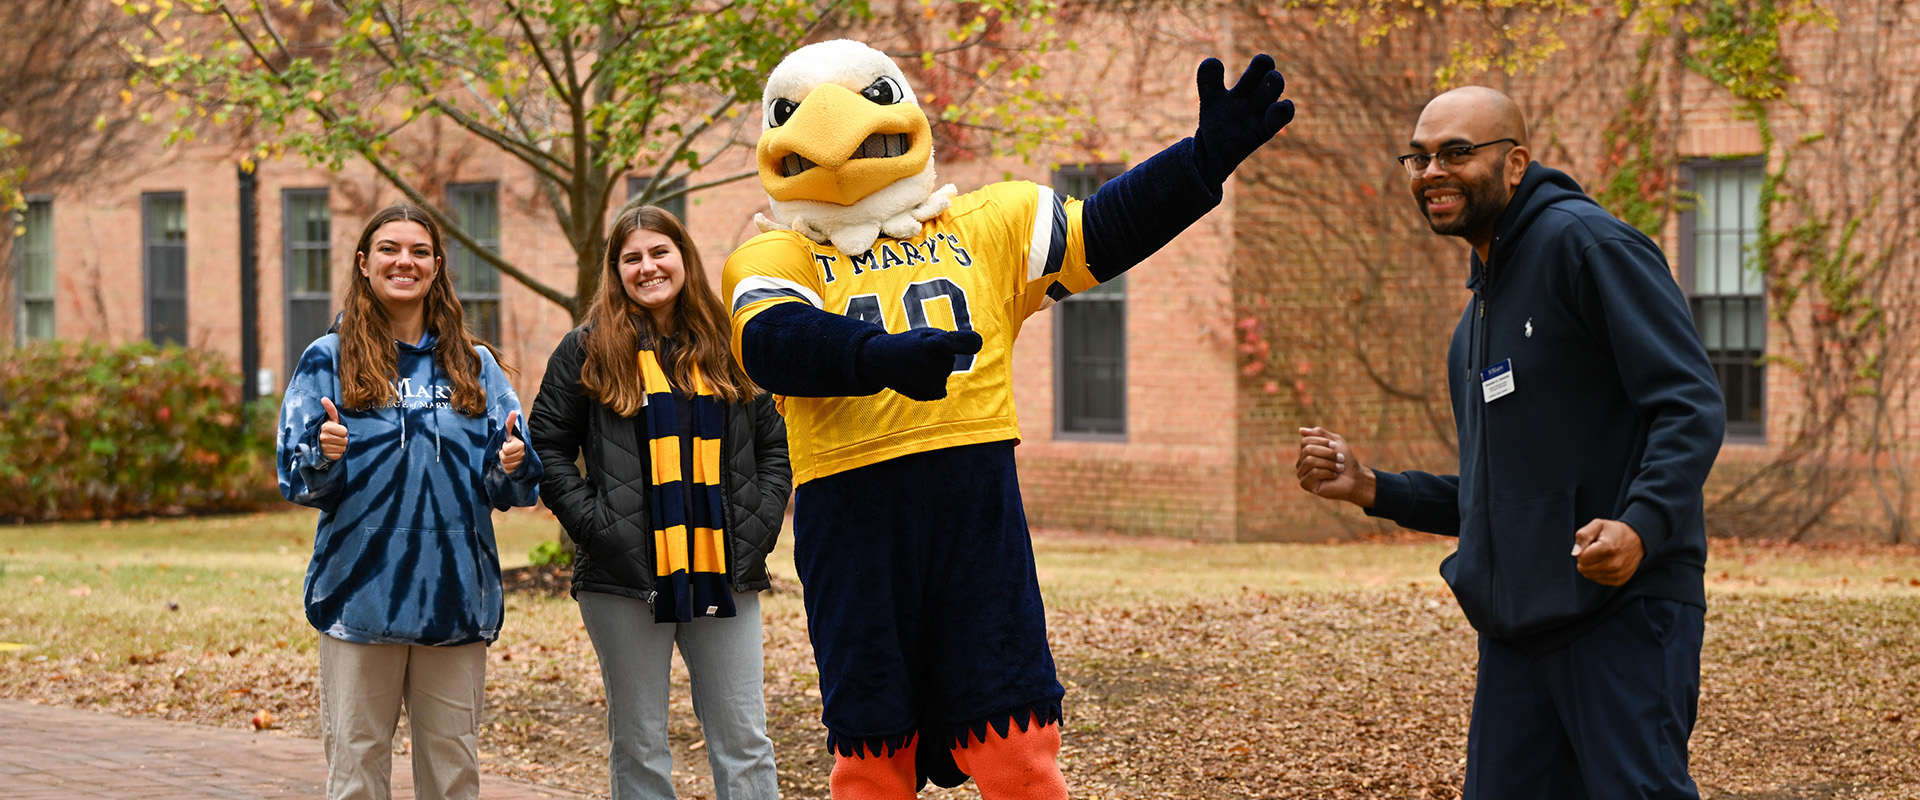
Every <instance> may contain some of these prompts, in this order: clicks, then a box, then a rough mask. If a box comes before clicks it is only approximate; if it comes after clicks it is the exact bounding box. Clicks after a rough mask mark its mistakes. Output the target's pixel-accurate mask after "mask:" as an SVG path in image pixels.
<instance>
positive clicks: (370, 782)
mask: <svg viewBox="0 0 1920 800" xmlns="http://www.w3.org/2000/svg"><path fill="white" fill-rule="evenodd" d="M486 673H487V646H486V644H484V643H480V642H476V643H474V644H468V645H461V646H459V647H424V646H417V645H404V644H353V643H350V642H343V641H340V640H339V639H335V638H333V637H331V636H326V635H322V636H321V637H320V742H321V746H322V747H323V748H325V750H326V753H327V798H328V800H389V798H391V797H392V788H391V783H392V774H393V732H394V727H395V726H396V725H398V724H399V722H400V708H401V706H402V705H403V704H404V705H405V707H406V709H407V725H408V728H409V729H410V730H411V731H412V736H413V784H414V796H415V797H416V798H418V799H419V800H475V798H478V797H479V796H480V707H481V699H482V697H483V695H484V693H485V690H486Z"/></svg>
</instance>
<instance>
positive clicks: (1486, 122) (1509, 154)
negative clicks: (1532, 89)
mask: <svg viewBox="0 0 1920 800" xmlns="http://www.w3.org/2000/svg"><path fill="white" fill-rule="evenodd" d="M1503 101H1504V103H1503ZM1503 105H1505V106H1511V101H1510V100H1506V98H1505V96H1504V95H1497V93H1492V92H1491V90H1481V91H1467V90H1456V91H1454V92H1448V93H1447V94H1443V95H1441V96H1439V97H1436V98H1434V100H1433V102H1431V103H1429V104H1427V108H1426V111H1424V112H1422V113H1421V114H1420V121H1419V123H1418V124H1416V125H1415V126H1414V130H1413V139H1412V140H1411V141H1410V142H1409V143H1408V144H1409V145H1410V146H1411V147H1412V148H1413V150H1412V152H1416V153H1438V152H1441V151H1444V150H1446V149H1448V148H1452V147H1463V146H1467V145H1474V144H1479V143H1481V142H1488V141H1492V140H1495V139H1501V138H1513V139H1515V140H1516V141H1520V142H1525V141H1526V130H1525V126H1524V123H1520V124H1519V126H1518V127H1519V129H1518V130H1517V131H1516V130H1514V127H1515V120H1517V119H1518V118H1519V117H1518V112H1517V111H1512V112H1511V113H1507V110H1506V109H1503V108H1502V106H1503ZM1527 163H1528V153H1527V148H1526V147H1525V146H1524V145H1518V146H1515V145H1510V144H1509V143H1504V142H1503V143H1499V144H1490V145H1487V146H1485V147H1480V148H1477V149H1475V150H1474V151H1473V152H1472V153H1471V155H1469V156H1468V157H1467V158H1466V159H1465V160H1463V161H1460V162H1458V163H1455V162H1454V161H1452V160H1449V162H1448V163H1447V166H1446V168H1445V169H1442V168H1441V166H1440V160H1439V159H1434V160H1433V162H1432V163H1429V164H1428V165H1427V168H1426V169H1425V170H1423V171H1421V172H1420V173H1418V174H1415V175H1412V176H1410V181H1409V186H1410V188H1411V189H1412V191H1413V200H1414V203H1415V204H1416V205H1417V206H1419V208H1420V213H1421V214H1422V215H1424V216H1426V218H1427V225H1428V226H1429V227H1431V228H1433V232H1434V233H1437V234H1441V235H1443V236H1459V237H1462V238H1464V239H1466V240H1467V241H1469V242H1472V243H1473V244H1474V246H1475V247H1477V248H1484V245H1485V243H1486V242H1487V241H1489V240H1491V239H1492V237H1493V229H1494V226H1495V225H1497V224H1498V223H1499V221H1500V215H1501V213H1502V212H1504V211H1505V210H1506V208H1507V202H1508V201H1509V200H1512V199H1513V191H1514V189H1515V188H1516V187H1518V186H1519V185H1520V179H1521V177H1522V176H1524V175H1525V173H1526V169H1527Z"/></svg>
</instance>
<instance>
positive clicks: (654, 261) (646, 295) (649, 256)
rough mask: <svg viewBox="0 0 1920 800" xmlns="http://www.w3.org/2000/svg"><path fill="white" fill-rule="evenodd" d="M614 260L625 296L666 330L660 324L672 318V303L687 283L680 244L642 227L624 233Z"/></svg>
mask: <svg viewBox="0 0 1920 800" xmlns="http://www.w3.org/2000/svg"><path fill="white" fill-rule="evenodd" d="M616 263H617V265H618V266H619V268H620V287H621V288H622V289H625V290H626V292H627V299H629V300H632V301H633V302H634V304H635V305H638V306H640V307H641V308H644V309H646V310H647V313H648V315H650V316H652V317H653V319H654V323H655V325H656V326H657V327H659V328H660V329H661V330H669V329H670V326H667V325H665V324H663V323H666V322H667V321H669V320H671V319H672V318H673V309H674V304H675V303H676V302H678V301H679V299H680V290H681V289H682V288H684V287H685V286H686V285H687V268H686V265H685V263H684V262H683V261H682V259H681V255H680V248H679V246H678V245H675V244H674V243H673V239H671V238H668V236H667V235H666V234H664V233H661V232H659V231H650V230H647V229H645V228H641V229H639V230H636V231H634V232H633V233H631V234H628V235H627V240H626V242H624V243H622V244H621V245H620V255H619V260H618V262H616Z"/></svg>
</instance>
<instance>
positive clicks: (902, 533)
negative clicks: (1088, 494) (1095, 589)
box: [793, 441, 1066, 756]
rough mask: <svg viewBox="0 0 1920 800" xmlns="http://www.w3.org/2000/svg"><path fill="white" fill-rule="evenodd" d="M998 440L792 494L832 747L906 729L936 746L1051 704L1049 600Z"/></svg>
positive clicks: (1055, 715) (865, 747) (1047, 712)
mask: <svg viewBox="0 0 1920 800" xmlns="http://www.w3.org/2000/svg"><path fill="white" fill-rule="evenodd" d="M1013 446H1014V443H1013V442H1011V441H1004V442H990V443H986V444H974V445H964V446H960V447H950V448H945V449H941V450H933V451H930V452H924V453H913V454H910V455H906V456H901V457H899V458H894V459H889V460H887V461H883V462H880V463H878V464H873V465H870V466H865V467H860V468H858V469H853V470H848V471H846V472H842V473H838V474H835V475H829V476H827V477H825V478H818V479H815V480H812V481H808V482H807V483H805V484H803V485H801V487H800V489H799V491H798V493H797V494H796V496H795V502H794V521H793V528H794V531H793V534H794V536H793V557H794V565H795V566H796V567H797V568H798V570H799V573H800V583H801V584H802V588H803V589H804V592H805V599H806V606H807V627H808V634H809V636H810V637H811V638H812V640H813V655H814V661H815V663H816V664H817V665H818V666H819V667H820V697H821V701H822V704H823V705H824V706H825V709H824V711H823V713H822V715H821V716H822V721H824V722H825V723H826V726H827V731H828V734H829V737H828V739H829V745H830V746H831V747H833V748H834V750H835V751H836V752H838V753H839V754H841V755H849V756H851V755H859V754H861V753H863V752H868V751H873V750H878V749H880V748H883V747H884V748H888V750H889V752H890V750H891V748H893V747H897V746H899V745H901V744H903V743H904V742H905V741H906V740H907V739H909V738H911V737H913V736H914V735H915V734H920V735H921V736H922V739H923V741H922V745H921V748H920V750H921V751H922V753H925V752H926V751H929V750H932V751H933V752H936V753H944V752H945V751H946V749H947V748H948V747H951V746H955V745H957V744H958V743H959V742H961V741H962V740H963V739H964V738H965V736H964V735H965V734H966V733H967V732H969V731H971V732H972V733H974V734H976V735H979V734H984V732H985V730H986V728H987V727H988V726H992V727H994V728H996V729H998V731H999V732H1000V733H1002V734H1003V735H1004V733H1005V731H1006V726H1007V725H1008V724H1009V723H1010V722H1012V723H1014V724H1018V725H1020V727H1021V728H1022V729H1024V728H1026V726H1027V723H1028V721H1029V720H1031V719H1033V718H1035V717H1037V718H1038V719H1039V720H1040V721H1041V723H1043V724H1044V723H1048V722H1053V721H1056V720H1058V719H1059V718H1060V700H1061V698H1062V696H1063V695H1065V694H1066V690H1065V689H1063V688H1062V687H1061V686H1060V682H1059V681H1058V680H1057V679H1056V678H1055V677H1054V665H1053V653H1052V651H1051V650H1049V649H1048V647H1047V621H1046V611H1045V609H1044V608H1043V607H1042V606H1041V602H1040V584H1039V580H1038V578H1037V576H1036V575H1035V572H1034V563H1033V543H1032V541H1031V540H1030V538H1029V535H1028V532H1027V518H1026V512H1025V511H1024V510H1023V509H1022V508H1021V504H1020V484H1019V480H1018V476H1017V475H1016V474H1015V472H1014V460H1013Z"/></svg>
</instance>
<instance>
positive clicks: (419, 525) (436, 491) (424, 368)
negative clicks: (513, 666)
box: [278, 332, 542, 646]
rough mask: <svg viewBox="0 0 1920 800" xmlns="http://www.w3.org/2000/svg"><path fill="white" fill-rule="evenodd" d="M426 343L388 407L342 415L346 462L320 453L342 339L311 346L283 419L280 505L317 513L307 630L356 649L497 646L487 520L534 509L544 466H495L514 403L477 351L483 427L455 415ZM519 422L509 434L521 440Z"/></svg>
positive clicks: (336, 392) (508, 387)
mask: <svg viewBox="0 0 1920 800" xmlns="http://www.w3.org/2000/svg"><path fill="white" fill-rule="evenodd" d="M436 342H437V340H436V339H435V337H434V335H433V334H432V333H431V332H429V333H428V334H427V335H426V336H425V337H424V338H423V339H422V340H421V341H420V342H419V343H417V344H406V343H399V344H398V347H399V358H398V363H397V364H396V366H397V368H398V369H397V371H398V373H399V379H398V380H397V381H395V389H396V390H397V391H398V393H399V400H398V401H397V402H395V403H394V404H392V405H387V406H383V407H379V408H370V409H365V410H355V409H348V408H344V407H340V408H339V412H340V422H341V424H343V425H346V426H347V452H346V455H344V456H341V458H340V460H338V461H330V460H328V459H327V457H326V456H325V455H324V454H322V453H321V452H320V425H321V424H322V423H324V422H326V421H327V412H326V409H325V408H324V407H322V406H321V405H320V398H322V397H326V398H330V399H332V400H333V401H334V405H335V406H336V407H339V406H340V405H341V404H340V398H341V396H342V395H341V389H340V371H339V364H340V337H339V335H338V334H334V333H329V334H327V335H325V336H322V337H320V338H319V339H317V340H315V341H314V343H313V344H311V345H308V346H307V350H306V352H305V353H304V354H302V355H301V356H300V366H299V367H298V368H297V369H296V370H295V371H294V374H293V379H292V380H291V381H289V382H288V385H287V394H286V397H285V398H283V399H282V401H281V406H280V441H279V448H278V449H279V459H278V460H279V462H280V494H282V495H283V496H285V497H286V498H287V499H288V500H291V501H293V502H295V503H299V504H300V505H303V506H312V507H314V508H318V509H320V522H319V525H318V528H317V529H316V530H315V531H314V537H313V560H312V561H311V562H309V563H308V565H307V580H306V590H305V592H306V606H307V621H308V622H310V623H312V624H313V627H314V628H316V629H318V630H319V631H320V632H321V633H324V634H326V635H328V636H332V637H334V638H336V639H340V640H342V641H347V642H353V643H355V644H417V645H447V646H452V645H463V644H471V643H473V642H487V643H492V642H493V641H494V639H496V638H498V637H499V635H500V621H501V618H502V616H503V612H504V610H505V609H504V608H503V598H502V597H501V586H500V555H499V551H498V549H497V547H496V545H495V544H494V540H493V517H492V513H491V512H490V511H489V509H499V510H502V511H505V510H506V509H507V508H508V507H510V506H530V505H533V503H534V501H535V500H536V499H538V497H539V491H540V476H541V474H542V471H541V467H540V456H539V455H538V454H536V453H534V451H533V447H532V446H531V445H529V446H528V447H527V451H526V457H525V458H523V459H522V460H521V462H520V466H519V468H518V469H516V470H514V471H513V473H512V474H508V473H507V472H506V470H504V469H502V468H501V465H500V447H501V445H503V444H505V443H506V439H507V431H506V424H507V416H508V414H510V413H512V412H514V411H519V410H520V400H519V398H518V396H516V395H515V394H514V391H513V385H512V384H510V383H508V382H507V378H506V375H505V374H504V373H502V372H501V370H500V365H499V364H498V363H496V362H495V361H494V359H493V354H492V353H491V352H488V351H487V349H486V348H485V347H475V348H474V350H475V351H476V352H478V353H479V354H480V375H479V378H480V388H481V390H482V391H484V392H485V393H486V397H487V413H486V414H484V415H482V416H479V417H469V416H467V415H466V414H463V413H461V412H460V410H459V409H457V408H454V407H453V402H452V400H453V382H452V380H451V379H450V378H449V377H448V376H447V373H446V371H444V370H442V369H440V365H439V363H438V362H437V361H436V360H435V358H434V352H433V351H434V346H435V344H436ZM526 424H527V423H526V413H525V412H522V413H521V415H520V420H519V422H518V423H517V424H516V427H517V428H518V431H517V433H518V435H519V436H520V439H521V441H526V440H527V429H526Z"/></svg>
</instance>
